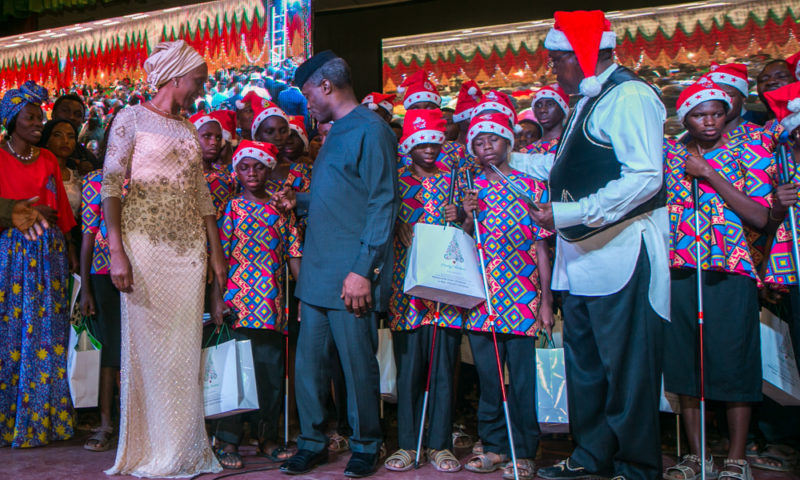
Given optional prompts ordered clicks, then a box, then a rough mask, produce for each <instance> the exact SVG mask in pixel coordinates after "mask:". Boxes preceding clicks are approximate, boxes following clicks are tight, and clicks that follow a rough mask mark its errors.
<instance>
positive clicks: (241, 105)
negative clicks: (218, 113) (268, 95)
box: [236, 100, 247, 110]
mask: <svg viewBox="0 0 800 480" xmlns="http://www.w3.org/2000/svg"><path fill="white" fill-rule="evenodd" d="M246 106H247V103H246V102H243V101H241V100H236V109H237V110H241V109H243V108H244V107H246Z"/></svg>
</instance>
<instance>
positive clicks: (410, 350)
mask: <svg viewBox="0 0 800 480" xmlns="http://www.w3.org/2000/svg"><path fill="white" fill-rule="evenodd" d="M432 335H433V326H431V325H426V326H424V327H419V328H416V329H414V330H404V331H399V332H392V339H393V341H394V358H395V362H396V363H397V443H398V445H399V447H400V448H403V449H405V450H416V449H417V439H418V435H419V426H420V419H421V418H422V401H423V397H424V395H425V382H426V381H427V379H428V361H429V358H428V357H429V356H430V354H431V336H432ZM460 345H461V330H458V329H455V328H445V327H437V331H436V349H435V351H434V353H433V360H432V361H431V364H432V369H433V370H432V372H431V389H430V394H429V395H428V413H427V414H426V416H427V417H428V430H427V432H426V434H425V436H424V437H423V439H422V444H423V446H426V447H428V448H433V449H434V450H445V449H452V448H453V441H452V424H453V412H452V402H453V368H454V367H455V362H456V357H457V355H458V347H459V346H460Z"/></svg>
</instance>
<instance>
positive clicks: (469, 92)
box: [467, 87, 478, 95]
mask: <svg viewBox="0 0 800 480" xmlns="http://www.w3.org/2000/svg"><path fill="white" fill-rule="evenodd" d="M477 93H478V89H477V88H475V87H469V89H468V90H467V94H469V95H475V94H477Z"/></svg>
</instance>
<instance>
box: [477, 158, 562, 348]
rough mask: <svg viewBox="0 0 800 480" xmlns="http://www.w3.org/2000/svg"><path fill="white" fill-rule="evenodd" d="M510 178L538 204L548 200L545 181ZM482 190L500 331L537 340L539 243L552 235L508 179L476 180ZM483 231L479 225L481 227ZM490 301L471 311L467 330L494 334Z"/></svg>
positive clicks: (486, 251) (490, 275)
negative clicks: (509, 186)
mask: <svg viewBox="0 0 800 480" xmlns="http://www.w3.org/2000/svg"><path fill="white" fill-rule="evenodd" d="M508 177H509V178H510V179H511V180H512V181H513V182H515V183H516V184H517V186H518V187H519V188H520V189H522V190H524V191H527V192H528V193H529V194H530V195H531V196H532V197H533V199H534V200H536V201H537V202H547V193H546V188H545V185H544V183H542V182H541V181H539V180H535V179H533V178H531V177H529V176H528V175H525V174H524V173H522V172H518V171H516V170H512V172H511V174H509V175H508ZM475 188H476V189H478V190H479V191H478V222H479V224H480V233H481V240H482V241H483V248H484V257H485V261H486V265H484V268H485V270H486V275H487V278H488V281H489V294H490V296H491V301H492V308H493V309H494V314H495V316H496V318H495V325H494V328H495V331H496V332H497V333H506V334H514V335H525V336H529V337H531V336H535V335H536V331H535V328H534V323H535V322H536V318H537V317H538V315H539V305H540V302H541V295H542V289H541V285H540V282H539V267H538V265H539V262H549V259H546V258H543V259H539V258H537V251H536V242H537V241H539V240H543V239H545V238H547V237H549V236H550V235H552V233H551V232H549V231H547V230H545V229H543V228H541V227H539V226H538V225H536V224H535V223H534V222H533V220H532V219H531V217H530V215H529V214H528V209H527V206H526V205H525V203H524V201H523V200H520V199H518V198H517V196H516V194H515V193H514V192H513V191H512V190H510V189H509V188H508V186H506V184H505V182H504V181H503V180H498V181H496V182H490V181H489V180H488V179H487V178H486V176H485V175H483V174H481V175H480V176H478V177H477V178H476V179H475ZM476 228H478V226H476ZM488 320H489V315H488V311H487V307H486V304H485V303H482V304H480V305H478V306H477V307H475V308H473V309H471V310H470V311H469V313H468V315H467V319H466V325H465V327H466V328H467V329H468V330H473V331H478V332H489V331H491V325H490V324H489V321H488Z"/></svg>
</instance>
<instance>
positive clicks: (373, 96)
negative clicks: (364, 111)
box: [361, 92, 395, 114]
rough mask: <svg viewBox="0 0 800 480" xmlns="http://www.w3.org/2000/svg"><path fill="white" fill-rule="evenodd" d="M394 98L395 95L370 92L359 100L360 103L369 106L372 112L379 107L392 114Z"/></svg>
mask: <svg viewBox="0 0 800 480" xmlns="http://www.w3.org/2000/svg"><path fill="white" fill-rule="evenodd" d="M394 98H395V95H388V94H385V93H379V92H372V93H370V94H369V95H367V96H366V97H364V100H361V104H362V105H366V106H367V108H369V109H370V110H372V111H373V112H376V111H377V110H378V107H380V108H382V109H384V110H386V111H387V112H389V114H392V113H394Z"/></svg>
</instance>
